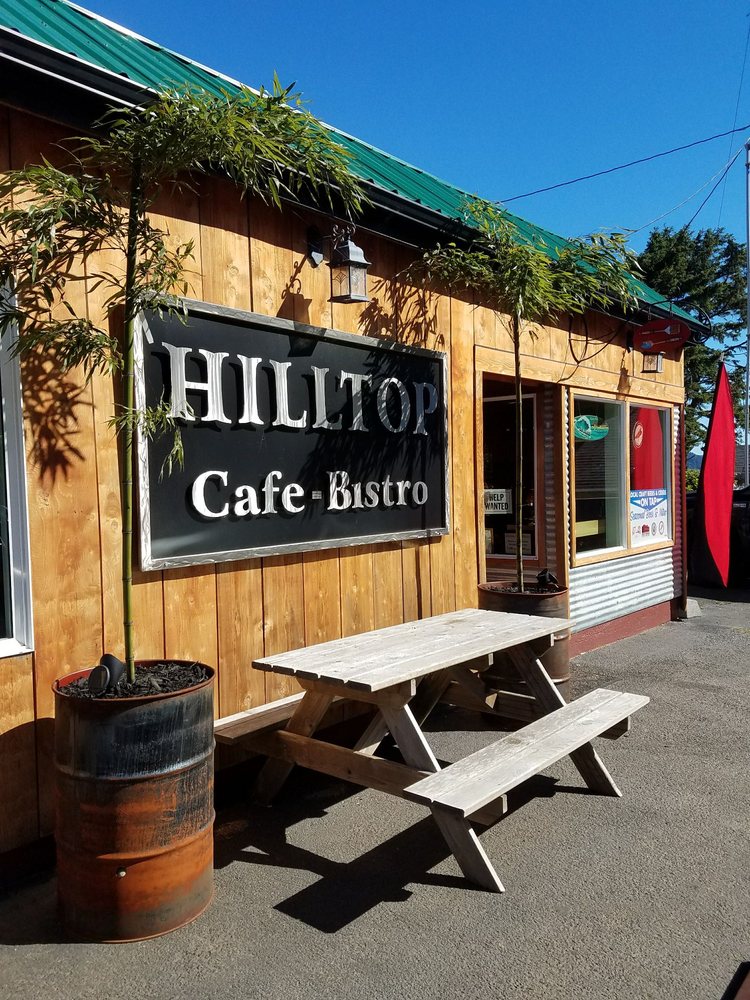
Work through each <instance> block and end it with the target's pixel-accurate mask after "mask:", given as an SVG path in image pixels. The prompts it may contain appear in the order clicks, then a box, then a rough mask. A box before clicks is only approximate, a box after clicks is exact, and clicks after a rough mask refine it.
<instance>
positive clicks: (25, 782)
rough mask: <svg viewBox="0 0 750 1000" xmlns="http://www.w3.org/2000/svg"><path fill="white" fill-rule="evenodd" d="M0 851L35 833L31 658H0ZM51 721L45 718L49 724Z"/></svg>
mask: <svg viewBox="0 0 750 1000" xmlns="http://www.w3.org/2000/svg"><path fill="white" fill-rule="evenodd" d="M0 705H2V707H3V711H2V718H0V746H2V767H0V801H1V802H2V808H1V809H0V852H2V851H10V850H11V849H12V848H14V847H20V846H21V845H22V844H27V843H29V842H30V841H32V840H36V838H37V837H38V836H39V805H38V801H37V773H36V754H35V752H34V735H35V734H34V729H35V727H34V674H33V658H32V657H31V656H30V655H29V656H13V657H9V658H6V659H4V660H2V662H0ZM51 726H52V722H51V721H50V722H49V727H50V728H51Z"/></svg>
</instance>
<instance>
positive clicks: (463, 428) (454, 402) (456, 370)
mask: <svg viewBox="0 0 750 1000" xmlns="http://www.w3.org/2000/svg"><path fill="white" fill-rule="evenodd" d="M472 309H473V307H472V303H470V302H466V301H464V300H462V299H458V298H452V299H451V354H450V372H451V395H450V407H451V451H450V454H451V486H452V494H453V551H454V561H455V589H456V607H459V608H466V607H474V608H475V607H476V606H477V602H478V600H479V591H478V589H477V584H478V582H479V581H478V572H479V569H478V565H479V564H478V557H477V524H476V515H475V511H476V494H475V481H474V419H475V411H474V332H473V315H472Z"/></svg>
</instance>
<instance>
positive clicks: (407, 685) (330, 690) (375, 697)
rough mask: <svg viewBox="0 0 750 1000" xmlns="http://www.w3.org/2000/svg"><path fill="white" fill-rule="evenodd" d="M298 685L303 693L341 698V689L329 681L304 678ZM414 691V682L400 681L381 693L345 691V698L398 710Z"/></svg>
mask: <svg viewBox="0 0 750 1000" xmlns="http://www.w3.org/2000/svg"><path fill="white" fill-rule="evenodd" d="M299 683H300V684H301V685H302V687H303V689H304V690H305V691H317V692H319V693H320V694H330V695H331V697H333V698H340V697H341V692H342V687H341V685H340V684H331V683H330V682H329V681H318V680H306V679H304V678H302V679H300V681H299ZM415 690H416V681H402V683H401V684H394V685H393V686H392V687H388V688H385V689H384V690H383V691H351V690H349V689H346V697H347V698H351V699H352V700H356V701H361V702H364V703H365V704H368V705H377V706H378V707H382V706H383V705H387V706H389V707H391V708H400V707H401V706H402V705H405V704H406V703H407V702H408V701H409V699H410V698H413V697H414V692H415Z"/></svg>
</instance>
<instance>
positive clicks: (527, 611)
mask: <svg viewBox="0 0 750 1000" xmlns="http://www.w3.org/2000/svg"><path fill="white" fill-rule="evenodd" d="M507 586H508V585H507V584H504V583H480V584H479V607H480V608H482V609H483V610H485V611H509V612H512V613H513V614H517V615H539V616H541V617H542V618H567V617H568V590H567V588H566V587H561V588H559V589H558V590H557V591H543V592H540V593H531V592H525V593H518V591H515V592H514V591H509V590H505V589H504V588H505V587H507ZM532 645H534V644H532ZM569 647H570V629H564V630H563V631H562V632H559V633H555V642H554V645H553V646H551V647H550V646H548V645H547V644H546V643H545V642H544V641H540V642H538V643H537V644H536V648H535V652H536V654H537V656H539V658H540V659H541V661H542V663H543V664H544V667H545V669H546V671H547V673H548V674H549V675H550V677H551V678H552V680H553V681H554V682H555V684H556V685H557V687H558V689H559V690H560V692H561V693H562V695H563V697H566V696H567V689H568V684H569V681H570V648H569ZM503 660H504V658H500V661H501V662H499V663H497V664H496V666H495V669H494V671H493V673H494V674H495V675H496V676H497V677H498V678H499V679H501V680H505V681H507V683H508V684H509V685H510V686H511V690H512V689H513V688H514V687H517V686H518V685H519V679H518V676H517V674H516V672H515V671H514V670H513V668H512V667H511V666H510V664H505V663H504V662H503Z"/></svg>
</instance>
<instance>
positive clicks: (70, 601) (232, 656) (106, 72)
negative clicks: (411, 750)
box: [0, 0, 686, 851]
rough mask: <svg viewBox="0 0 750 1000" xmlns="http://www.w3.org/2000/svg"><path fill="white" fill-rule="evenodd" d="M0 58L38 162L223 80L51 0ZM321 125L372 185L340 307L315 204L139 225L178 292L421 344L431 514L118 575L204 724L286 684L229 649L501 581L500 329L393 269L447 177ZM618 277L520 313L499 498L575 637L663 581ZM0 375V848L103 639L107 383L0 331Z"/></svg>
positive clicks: (13, 24) (647, 305)
mask: <svg viewBox="0 0 750 1000" xmlns="http://www.w3.org/2000/svg"><path fill="white" fill-rule="evenodd" d="M0 59H2V63H3V69H4V77H3V79H4V83H3V90H4V93H3V95H2V97H3V105H2V109H0V134H1V135H2V142H1V144H0V170H5V169H8V168H17V167H21V166H23V165H24V164H28V163H33V162H38V161H39V158H40V157H41V156H46V157H48V158H50V159H52V160H54V159H55V157H56V156H57V155H59V151H58V150H57V149H56V147H55V143H56V142H57V141H58V140H60V139H61V138H64V137H65V136H69V135H71V134H78V133H80V130H81V129H82V128H85V127H86V126H87V125H88V124H90V122H92V121H93V120H94V119H95V118H96V117H98V115H99V114H100V113H101V112H102V111H103V110H104V108H105V107H106V106H107V105H108V104H111V103H113V102H114V103H116V104H122V103H123V102H131V103H136V102H139V101H140V100H142V99H143V98H144V97H146V96H148V94H149V93H150V92H153V91H154V90H157V89H159V88H161V87H165V86H169V85H173V86H174V85H177V86H179V85H184V84H186V83H188V84H197V85H199V86H204V87H207V88H209V89H213V90H217V89H220V88H222V87H231V86H232V85H233V82H232V81H228V80H226V78H223V77H221V76H220V75H219V74H216V73H213V72H211V71H208V70H206V69H205V68H203V67H200V66H197V65H196V64H194V63H192V62H190V61H189V60H187V59H184V58H182V57H178V56H176V55H174V54H173V53H171V52H169V51H168V50H165V49H163V48H161V47H160V46H158V45H154V44H153V43H147V42H146V41H145V40H143V39H141V38H139V37H138V36H135V35H133V34H132V33H130V32H127V31H125V30H124V29H121V28H119V27H118V26H116V25H112V24H110V23H109V22H105V21H103V20H102V19H99V18H97V17H95V16H94V15H90V14H88V13H86V12H85V11H82V10H81V9H80V8H78V7H74V6H72V5H69V4H67V3H65V2H64V0H37V2H36V3H35V4H33V5H28V4H25V3H24V2H23V0H9V2H7V3H6V4H4V6H3V11H2V13H0ZM340 141H341V142H342V144H344V145H345V146H347V148H349V149H350V150H351V151H352V153H353V164H354V169H355V171H356V172H357V173H358V174H360V176H361V177H362V178H363V180H364V181H365V182H366V185H367V188H368V193H369V195H370V197H371V199H372V208H371V209H369V210H368V211H367V213H366V215H365V216H364V217H363V219H362V220H361V224H360V225H359V226H358V228H357V233H356V240H357V243H358V244H360V245H361V247H362V248H363V250H364V252H365V255H366V257H367V259H368V260H369V261H371V267H370V270H369V274H368V282H369V301H368V302H366V303H338V302H332V301H331V289H330V277H329V271H328V268H326V267H319V268H313V267H311V266H310V263H309V260H308V258H307V251H308V230H309V227H310V226H311V225H316V226H318V227H319V228H321V229H323V228H324V226H325V225H327V224H329V222H330V220H327V219H326V218H324V217H322V216H320V215H319V214H318V213H316V212H313V211H312V210H306V209H301V208H299V207H295V208H294V209H293V210H292V209H291V208H288V209H285V210H284V211H283V212H277V211H275V210H272V209H270V208H267V207H265V206H264V205H262V204H260V203H256V202H254V201H251V202H249V203H248V202H247V201H243V200H241V199H240V198H239V196H238V195H237V193H236V191H235V190H234V189H233V188H232V187H231V186H230V185H229V184H227V183H225V182H223V181H220V180H214V179H209V180H207V181H206V182H205V184H204V185H203V187H202V190H201V191H200V192H199V194H197V195H195V196H182V197H179V198H173V199H171V200H168V201H167V200H165V201H164V202H163V203H162V204H160V205H159V221H160V222H161V223H162V224H163V225H164V226H165V227H167V228H168V230H169V232H170V234H171V236H172V237H173V238H174V239H175V240H177V241H180V242H184V241H186V240H188V239H191V240H193V241H194V244H195V260H196V265H195V270H194V273H192V274H191V276H190V281H191V286H192V288H191V295H192V297H193V298H195V299H196V300H200V301H202V302H206V303H213V304H217V305H219V306H222V307H229V308H232V309H236V310H242V311H245V312H249V313H253V314H256V315H260V316H265V317H274V318H281V319H283V320H288V321H292V322H293V323H296V324H307V325H309V326H311V327H314V328H320V329H321V330H324V329H326V330H327V329H330V330H337V331H342V332H344V333H348V334H354V335H366V336H368V337H372V338H383V339H385V340H387V341H395V342H398V343H400V344H402V345H407V346H412V347H418V348H423V349H428V350H432V351H437V352H440V353H441V354H442V355H444V358H445V365H446V369H445V370H446V372H447V383H448V384H447V389H448V391H447V397H446V398H447V411H446V414H447V424H448V447H447V456H448V479H449V489H448V496H447V500H448V506H449V513H450V518H449V528H448V530H447V532H446V533H443V534H433V535H432V537H422V538H407V539H401V540H396V541H391V542H382V541H379V542H372V543H365V544H358V545H346V546H343V547H333V548H325V549H308V550H306V551H296V552H289V553H286V554H281V555H269V556H263V557H253V558H245V559H242V560H239V561H220V562H216V563H208V564H203V565H189V566H179V567H177V568H166V569H163V568H162V569H155V570H151V571H140V572H138V574H137V577H136V586H135V605H136V609H135V610H136V621H137V651H138V655H139V656H141V657H164V656H167V657H190V658H195V659H198V660H202V661H205V662H206V663H209V664H212V665H215V666H216V667H217V669H218V680H217V688H216V695H217V698H216V712H217V715H218V716H220V717H223V716H227V715H230V714H233V713H235V712H238V711H241V710H243V709H245V708H248V707H250V706H253V705H256V704H261V703H264V702H266V701H270V700H272V699H275V698H279V697H282V696H283V695H286V694H288V693H289V692H290V690H291V688H290V686H289V682H288V681H285V680H284V679H283V678H281V677H278V676H274V675H271V674H266V673H260V672H255V671H251V670H250V669H249V663H250V661H251V660H252V659H253V658H255V657H258V656H262V655H269V654H271V653H273V652H277V651H280V650H286V649H292V648H295V647H298V646H301V645H305V644H310V643H316V642H321V641H323V640H327V639H331V638H335V637H338V636H341V635H348V634H352V633H357V632H363V631H366V630H368V629H372V628H376V627H380V626H385V625H388V624H392V623H397V622H401V621H407V620H411V619H415V618H419V617H424V616H427V615H431V614H438V613H441V612H445V611H448V610H451V609H454V608H459V607H469V606H476V604H477V601H478V589H477V588H478V584H479V583H480V582H483V581H485V580H487V579H488V578H489V579H501V578H503V577H504V576H507V575H509V574H510V571H511V567H512V563H513V538H512V533H511V532H510V531H509V530H508V528H509V523H510V515H511V509H512V504H513V499H512V497H510V494H511V492H512V485H513V479H512V476H510V474H509V471H508V470H509V467H510V464H509V459H511V460H512V453H510V452H509V448H508V441H509V440H512V436H511V437H509V434H512V420H513V415H512V406H511V405H510V403H509V401H508V400H509V393H510V391H511V381H510V379H511V375H512V368H513V355H512V344H511V339H510V335H509V332H508V328H507V325H506V322H505V321H504V318H503V317H502V316H499V315H497V314H496V313H494V312H493V311H491V310H490V309H488V308H486V307H484V306H483V305H482V303H481V302H474V301H470V300H468V299H466V298H460V297H448V296H446V295H438V294H436V293H424V292H422V291H420V290H419V289H415V288H413V287H410V286H408V285H406V284H405V283H404V282H403V280H401V279H400V278H399V272H400V271H401V270H402V269H403V267H404V266H405V265H406V264H407V263H409V261H411V260H412V259H413V258H414V256H415V254H416V253H417V252H418V251H417V250H415V247H422V246H428V245H430V244H431V243H434V241H435V239H436V237H437V235H438V234H439V233H441V232H443V231H444V230H445V227H446V225H448V224H449V223H451V221H452V220H456V219H458V218H459V217H460V214H461V203H462V201H463V199H464V197H465V196H464V194H463V193H462V192H461V191H459V190H457V189H455V188H452V187H450V186H449V185H447V184H444V183H442V182H440V181H438V180H437V179H435V178H431V177H429V175H425V174H424V173H422V172H421V171H418V170H416V169H415V168H412V167H410V166H408V165H406V164H404V163H403V162H401V161H399V160H397V159H395V158H393V157H390V156H388V155H387V154H384V153H381V152H379V151H378V150H375V149H373V148H372V147H369V146H367V144H365V143H363V142H360V141H359V140H356V139H353V138H352V137H349V136H345V135H340ZM470 180H471V179H470V178H467V181H469V182H470ZM519 224H520V225H528V224H526V223H521V222H520V221H519ZM531 228H533V227H531ZM549 238H550V239H555V238H553V237H549ZM640 294H641V301H642V305H643V309H642V312H641V313H640V314H639V315H638V316H634V317H633V319H632V321H631V322H629V323H626V322H624V321H623V320H622V319H620V318H617V317H615V316H607V315H601V314H591V315H588V316H587V317H585V319H581V318H571V319H570V321H569V322H566V323H564V324H561V325H560V326H559V327H545V328H540V329H539V330H538V333H537V335H536V336H535V337H533V338H531V337H529V338H526V339H525V341H524V343H523V347H522V351H523V370H524V378H525V393H526V397H527V402H526V404H525V405H526V406H527V411H528V420H529V423H528V426H530V427H532V428H533V432H532V433H531V434H530V435H528V442H529V447H528V453H527V454H526V455H525V456H524V461H525V462H526V467H527V474H526V481H527V482H528V483H529V490H528V492H527V495H526V496H524V497H523V498H520V499H521V502H522V503H523V505H524V508H525V513H524V522H525V526H526V530H525V532H524V549H525V552H526V558H527V565H528V570H529V572H530V573H534V572H535V571H538V570H539V569H542V568H544V567H548V568H549V569H551V570H552V571H553V572H554V573H555V574H556V575H557V577H558V579H559V580H560V581H561V582H565V583H566V584H568V585H569V587H570V612H571V616H572V617H573V618H574V619H575V621H576V629H577V631H576V634H575V636H574V648H575V649H576V650H582V649H586V648H592V647H593V646H594V645H596V644H600V643H601V642H604V641H608V639H609V638H610V637H616V636H621V635H625V634H629V633H633V632H636V631H640V630H643V629H644V628H647V627H650V626H651V625H654V624H657V623H660V622H663V621H667V620H669V619H670V617H671V616H672V615H673V613H674V612H675V609H676V604H677V603H678V602H679V600H680V598H681V595H682V593H683V548H682V516H681V514H682V506H681V497H682V494H683V490H682V464H681V462H682V449H681V445H680V440H681V438H680V427H681V412H682V406H683V398H684V395H683V367H682V361H681V355H680V353H679V352H673V353H672V354H670V353H667V354H666V356H664V358H663V370H662V371H661V372H656V373H644V372H643V355H642V352H641V351H639V350H637V349H633V348H632V347H631V338H632V331H633V327H634V325H638V324H639V323H643V322H644V321H646V320H648V319H649V318H655V317H660V316H669V315H670V314H671V312H672V310H671V309H670V307H669V304H668V303H664V302H663V301H661V299H660V296H658V295H657V294H656V293H655V292H653V291H652V290H650V289H648V288H646V287H645V286H644V287H642V288H641V289H640ZM80 295H81V296H83V295H87V299H86V301H85V303H83V301H81V303H79V304H80V305H85V308H86V309H87V310H88V311H89V313H90V314H91V315H94V316H95V315H99V314H100V313H101V297H100V293H99V292H98V291H97V290H96V289H91V288H88V289H86V287H85V285H81V286H80ZM682 316H683V318H686V317H685V316H684V314H682ZM0 386H1V388H2V440H3V447H4V462H3V463H0V506H2V507H3V508H4V509H5V510H7V511H8V516H7V517H2V518H0V528H1V529H2V537H0V541H1V542H2V549H0V553H1V554H2V560H1V561H0V582H1V583H2V595H0V598H1V600H0V612H1V613H0V626H2V628H1V629H0V657H1V659H0V798H1V799H2V803H3V808H2V811H0V851H7V850H10V849H12V848H15V847H17V846H19V845H24V844H27V843H30V842H32V841H34V840H36V839H37V838H39V837H40V836H44V835H45V834H48V833H49V832H50V828H51V813H50V803H51V796H50V782H51V768H50V750H51V734H52V712H53V699H52V692H51V687H50V686H51V684H52V681H53V680H54V679H55V678H56V677H58V676H60V675H63V674H65V673H67V672H69V671H72V670H74V669H78V668H81V667H83V666H86V665H89V664H94V663H96V662H97V661H98V659H99V656H100V654H101V653H102V651H103V650H104V649H113V650H115V651H117V650H118V649H119V648H120V638H119V637H120V630H121V620H122V609H121V596H120V501H119V476H118V451H117V445H116V441H115V440H114V438H113V435H112V431H111V430H110V429H109V428H108V426H107V423H106V420H107V418H108V416H109V414H110V412H111V408H112V402H113V385H112V382H111V380H108V379H106V378H104V377H96V378H95V379H94V380H93V382H92V383H90V384H84V382H83V380H82V379H81V378H77V377H74V376H67V377H65V378H63V379H61V378H60V377H58V376H55V375H54V374H53V373H52V372H51V370H50V367H49V365H47V364H45V362H44V360H43V359H40V358H37V357H28V358H26V359H25V360H23V361H22V362H21V364H20V367H19V363H18V361H17V360H16V359H14V358H13V357H12V353H11V344H10V342H9V340H7V339H6V342H4V343H3V344H2V350H1V352H0ZM648 422H650V423H651V425H652V426H653V427H655V431H654V433H657V434H658V435H659V436H660V440H661V442H662V444H661V450H660V452H659V455H660V458H659V459H658V461H660V462H661V481H660V483H659V484H658V490H659V491H660V492H659V495H658V496H657V498H656V500H655V501H654V503H656V504H657V506H658V507H659V512H660V515H661V516H660V517H658V518H655V519H652V521H653V527H652V528H651V529H650V531H649V533H648V534H644V533H643V531H642V530H641V528H640V526H639V528H638V530H637V531H636V530H635V529H634V528H633V525H634V524H635V522H634V521H633V520H632V519H631V517H630V512H631V508H632V507H633V499H634V495H635V494H636V493H638V490H641V487H639V486H638V485H637V483H636V482H635V477H636V475H637V474H638V469H637V461H636V458H635V454H634V453H635V447H636V446H637V444H638V438H639V435H642V434H643V427H644V423H648ZM605 424H606V426H608V427H609V433H608V435H607V436H606V437H603V438H601V439H598V440H597V439H596V434H595V433H594V434H592V428H593V429H595V428H596V427H597V426H602V425H605ZM639 427H640V429H639ZM657 478H658V477H657ZM652 485H653V484H650V483H647V484H646V490H647V491H648V489H649V488H650V487H651V486H652ZM641 492H643V491H642V490H641ZM652 492H653V490H652ZM657 525H658V527H657Z"/></svg>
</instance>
